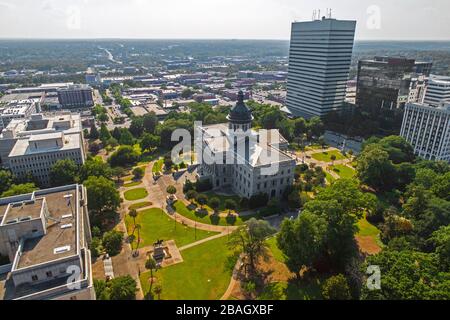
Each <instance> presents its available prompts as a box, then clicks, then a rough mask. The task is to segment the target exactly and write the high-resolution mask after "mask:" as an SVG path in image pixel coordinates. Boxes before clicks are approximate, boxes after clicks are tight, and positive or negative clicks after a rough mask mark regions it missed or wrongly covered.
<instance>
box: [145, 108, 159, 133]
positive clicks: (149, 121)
mask: <svg viewBox="0 0 450 320" xmlns="http://www.w3.org/2000/svg"><path fill="white" fill-rule="evenodd" d="M157 125H158V117H157V116H156V114H155V113H154V112H153V111H152V112H149V113H147V114H146V115H145V116H144V121H143V126H144V130H145V132H147V133H150V134H154V133H155V130H156V126H157Z"/></svg>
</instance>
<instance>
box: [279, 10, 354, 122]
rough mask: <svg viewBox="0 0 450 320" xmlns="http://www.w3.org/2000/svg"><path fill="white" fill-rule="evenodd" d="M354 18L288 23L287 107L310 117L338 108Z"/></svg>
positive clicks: (350, 51) (345, 82)
mask: <svg viewBox="0 0 450 320" xmlns="http://www.w3.org/2000/svg"><path fill="white" fill-rule="evenodd" d="M355 28H356V21H344V20H336V19H332V18H325V17H323V18H322V19H321V20H314V21H308V22H294V23H293V24H292V33H291V45H290V52H289V72H288V85H287V107H288V108H289V110H290V111H291V112H292V113H293V114H294V115H296V116H303V117H306V118H310V117H313V116H324V115H325V114H327V113H328V112H330V111H334V110H339V109H340V108H341V107H342V104H343V102H344V99H345V94H346V86H347V80H348V75H349V69H350V64H351V58H352V51H353V42H354V37H355Z"/></svg>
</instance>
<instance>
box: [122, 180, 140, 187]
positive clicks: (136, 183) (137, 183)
mask: <svg viewBox="0 0 450 320" xmlns="http://www.w3.org/2000/svg"><path fill="white" fill-rule="evenodd" d="M141 183H142V181H135V182H130V183H125V184H124V185H123V186H124V187H125V188H131V187H136V186H138V185H140V184H141Z"/></svg>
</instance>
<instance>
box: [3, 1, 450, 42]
mask: <svg viewBox="0 0 450 320" xmlns="http://www.w3.org/2000/svg"><path fill="white" fill-rule="evenodd" d="M402 4H404V5H402ZM405 6H406V7H407V8H408V14H407V15H405V14H401V12H399V10H400V8H405ZM0 8H1V10H0V38H9V39H11V38H19V39H104V38H114V39H274V40H289V35H290V28H291V23H292V22H294V21H308V20H311V19H312V17H313V11H314V10H316V15H317V16H319V13H318V10H321V11H320V16H324V15H326V14H327V13H326V11H327V8H331V9H332V16H333V18H337V19H340V20H347V19H349V20H356V21H357V22H358V24H357V29H356V40H425V39H428V40H450V26H449V25H448V23H446V20H445V19H446V17H445V12H448V10H450V3H448V2H447V1H443V0H433V1H427V2H426V3H423V1H419V0H412V1H406V0H400V1H396V3H392V2H390V1H386V0H379V1H377V2H376V3H374V2H371V1H368V0H364V1H356V0H349V1H347V2H346V3H344V4H342V3H340V4H336V2H335V1H331V0H320V1H315V2H311V1H293V0H250V1H245V2H242V3H241V2H238V1H237V0H228V1H225V0H217V1H214V2H212V1H205V0H193V1H181V0H173V1H170V2H163V3H161V2H158V3H156V2H154V1H153V0H132V1H126V3H123V2H122V3H121V2H119V1H116V0H113V1H105V0H96V1H94V0H70V1H69V0H63V1H54V0H47V1H39V2H37V1H30V0H17V1H14V2H13V1H10V0H2V1H0ZM99 12H102V14H101V15H100V14H99ZM219 12H220V14H218V13H219ZM253 13H254V14H253ZM415 21H416V22H417V23H412V22H415Z"/></svg>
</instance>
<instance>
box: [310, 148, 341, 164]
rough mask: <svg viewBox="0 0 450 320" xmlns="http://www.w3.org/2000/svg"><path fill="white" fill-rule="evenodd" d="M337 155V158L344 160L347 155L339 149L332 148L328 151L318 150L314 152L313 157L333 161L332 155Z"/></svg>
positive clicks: (318, 159)
mask: <svg viewBox="0 0 450 320" xmlns="http://www.w3.org/2000/svg"><path fill="white" fill-rule="evenodd" d="M332 155H335V156H336V160H342V159H345V157H344V156H343V155H342V153H340V152H339V151H338V150H332V151H327V152H318V153H313V154H312V155H311V157H312V158H313V159H315V160H317V161H323V162H331V156H332Z"/></svg>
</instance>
